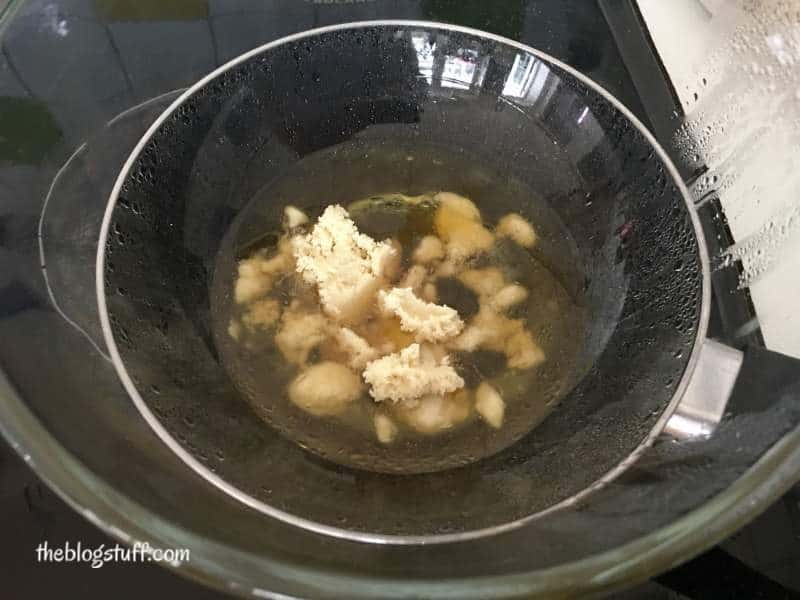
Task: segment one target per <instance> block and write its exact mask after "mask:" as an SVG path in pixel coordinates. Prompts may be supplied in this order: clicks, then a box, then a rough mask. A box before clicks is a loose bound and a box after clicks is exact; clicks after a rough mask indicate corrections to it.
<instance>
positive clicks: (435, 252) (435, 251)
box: [412, 235, 444, 265]
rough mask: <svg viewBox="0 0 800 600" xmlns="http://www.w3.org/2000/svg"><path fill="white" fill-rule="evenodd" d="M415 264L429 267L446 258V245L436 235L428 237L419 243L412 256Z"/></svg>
mask: <svg viewBox="0 0 800 600" xmlns="http://www.w3.org/2000/svg"><path fill="white" fill-rule="evenodd" d="M412 256H413V259H414V262H415V263H417V264H420V265H427V264H430V263H432V262H434V261H437V260H441V259H443V258H444V244H442V240H440V239H439V238H438V237H436V236H435V235H426V236H425V237H424V238H422V239H421V240H420V241H419V244H417V247H416V248H415V249H414V254H413V255H412Z"/></svg>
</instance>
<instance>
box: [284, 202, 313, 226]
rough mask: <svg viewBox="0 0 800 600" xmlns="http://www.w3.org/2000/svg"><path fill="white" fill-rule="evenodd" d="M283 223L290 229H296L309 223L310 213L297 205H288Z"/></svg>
mask: <svg viewBox="0 0 800 600" xmlns="http://www.w3.org/2000/svg"><path fill="white" fill-rule="evenodd" d="M283 223H284V225H285V226H286V228H287V229H289V230H292V229H296V228H297V227H300V226H301V225H305V224H306V223H308V215H307V214H306V213H304V212H303V211H302V210H300V209H299V208H297V207H296V206H287V207H286V208H284V209H283Z"/></svg>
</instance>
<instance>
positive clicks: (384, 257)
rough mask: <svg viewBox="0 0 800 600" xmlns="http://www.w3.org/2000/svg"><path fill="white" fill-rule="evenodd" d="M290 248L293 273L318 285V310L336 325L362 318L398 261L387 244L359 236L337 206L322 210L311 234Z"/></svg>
mask: <svg viewBox="0 0 800 600" xmlns="http://www.w3.org/2000/svg"><path fill="white" fill-rule="evenodd" d="M292 250H293V252H294V257H295V262H296V265H297V271H298V273H300V274H301V275H302V276H303V278H304V279H305V280H306V281H307V282H309V283H312V284H316V285H317V288H318V291H319V297H320V302H321V304H322V307H323V310H324V311H325V312H326V313H327V314H328V315H329V316H330V317H332V318H334V319H336V320H339V321H350V320H353V319H358V318H359V317H361V316H363V314H364V313H365V311H366V309H367V307H368V305H369V303H370V302H371V301H372V300H373V298H374V295H375V293H376V292H377V291H378V289H379V288H380V287H381V285H383V277H384V276H385V275H386V274H387V273H389V272H391V271H392V270H393V269H394V266H395V265H396V263H397V260H398V256H397V250H396V249H395V248H393V247H392V245H391V243H388V242H376V241H375V240H373V239H372V238H371V237H369V236H368V235H364V234H363V233H360V232H359V231H358V228H357V227H356V225H355V223H353V221H352V220H351V219H350V217H349V215H348V214H347V211H346V210H345V209H344V208H342V207H341V206H338V205H334V206H329V207H328V208H326V209H325V212H324V213H322V216H321V217H320V218H319V220H318V221H317V223H316V225H314V228H313V230H312V231H311V233H309V234H307V235H297V236H295V237H294V238H292Z"/></svg>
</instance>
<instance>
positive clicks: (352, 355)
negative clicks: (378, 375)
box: [336, 327, 379, 370]
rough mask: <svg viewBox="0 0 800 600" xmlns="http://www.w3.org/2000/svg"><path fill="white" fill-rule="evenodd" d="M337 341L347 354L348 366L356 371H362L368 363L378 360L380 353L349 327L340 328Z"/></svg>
mask: <svg viewBox="0 0 800 600" xmlns="http://www.w3.org/2000/svg"><path fill="white" fill-rule="evenodd" d="M336 341H337V343H338V344H339V347H340V348H341V349H342V350H343V351H344V352H345V354H347V357H348V363H347V364H348V365H350V367H351V368H353V369H356V370H361V369H363V368H364V367H365V366H367V363H368V362H370V361H372V360H375V359H376V358H378V356H379V354H378V351H377V350H376V349H375V348H373V347H372V346H370V345H369V342H368V341H367V340H365V339H364V338H362V337H361V336H360V335H358V334H357V333H356V332H354V331H353V330H352V329H348V328H347V327H340V328H339V330H338V331H337V332H336Z"/></svg>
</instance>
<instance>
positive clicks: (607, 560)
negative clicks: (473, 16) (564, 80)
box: [0, 20, 800, 598]
mask: <svg viewBox="0 0 800 600" xmlns="http://www.w3.org/2000/svg"><path fill="white" fill-rule="evenodd" d="M376 25H387V26H414V27H421V28H434V29H440V28H441V29H448V30H452V31H457V32H463V33H467V34H472V35H477V36H480V37H484V38H487V39H493V40H495V41H498V42H501V43H504V44H507V45H510V46H512V47H516V48H519V49H521V50H523V51H526V52H531V53H533V54H534V55H539V56H543V57H545V59H546V60H549V61H550V62H552V64H555V65H557V66H559V67H560V68H562V69H565V70H566V71H567V72H569V73H570V74H572V75H574V76H577V77H578V78H579V79H580V80H581V81H584V83H587V84H588V85H590V86H591V87H593V88H595V89H597V90H598V91H599V92H600V93H604V91H603V90H602V88H600V87H599V86H597V84H594V83H593V82H591V81H590V80H586V79H585V78H584V77H583V76H581V75H579V74H577V73H575V71H574V70H573V69H571V68H569V67H568V66H566V65H564V64H563V63H561V62H560V61H557V60H555V59H552V57H549V56H547V55H546V54H544V53H541V52H539V51H536V50H534V49H532V48H530V47H528V46H526V45H524V44H520V43H518V42H514V41H512V40H507V39H505V38H502V37H500V36H496V35H493V34H488V33H485V32H482V31H479V30H475V29H472V28H467V27H460V26H454V25H449V24H444V23H436V22H427V21H407V20H381V21H362V22H356V23H343V24H339V25H334V26H330V27H323V28H319V29H314V30H308V31H305V32H302V33H299V34H295V35H292V36H288V37H286V38H281V39H279V40H275V41H273V42H270V43H269V44H265V45H262V46H260V47H259V48H256V49H254V50H253V51H251V52H248V53H246V54H244V55H242V56H240V57H238V59H234V61H236V60H239V61H241V60H246V59H247V58H250V57H251V56H253V55H255V54H257V53H259V52H262V51H264V50H266V49H269V48H271V47H273V46H276V45H278V44H280V43H285V42H287V41H292V40H294V39H302V38H303V37H307V36H309V35H315V34H319V33H323V32H326V31H331V30H337V29H346V28H353V27H369V26H376ZM225 66H226V65H223V67H225ZM212 75H213V74H212ZM201 81H203V80H201ZM605 94H607V93H605ZM612 102H613V103H614V105H615V106H617V108H619V109H620V110H621V111H622V112H623V113H624V114H626V115H627V116H628V118H629V120H630V121H631V122H632V123H633V124H634V125H636V126H637V127H638V128H639V129H640V132H641V133H642V134H643V135H645V137H646V138H647V139H648V140H650V141H651V143H653V142H654V140H653V138H652V135H651V134H650V133H649V132H648V131H647V130H646V129H645V128H643V126H642V125H641V123H639V121H638V120H637V119H636V118H635V117H634V116H633V115H630V114H629V111H628V110H627V109H626V108H625V107H624V106H622V105H620V104H619V103H618V101H616V100H614V99H613V98H612ZM653 146H654V148H655V149H656V150H657V151H658V152H659V153H663V149H661V147H660V146H659V145H658V144H655V143H654V144H653ZM662 158H663V159H665V160H664V162H665V164H666V165H667V167H668V168H670V169H673V170H674V166H673V165H672V163H671V161H669V159H668V158H666V156H665V155H664V156H662ZM672 174H673V177H675V173H672ZM676 183H678V184H680V185H683V184H682V181H681V179H680V178H679V177H678V178H677V179H676ZM687 198H688V196H687ZM689 209H690V214H692V215H693V218H695V219H696V214H695V213H694V210H693V207H692V206H691V204H690V205H689ZM702 258H703V259H704V260H707V256H703V257H702ZM700 337H701V336H699V335H698V339H699V338H700ZM695 350H696V347H695ZM0 399H2V402H0V417H2V418H0V433H2V434H3V435H4V436H5V438H6V439H7V440H8V441H9V443H10V444H11V446H12V447H13V448H14V450H15V451H17V452H18V453H19V455H20V456H21V457H22V458H23V459H24V460H25V462H26V463H27V464H28V465H29V466H30V467H31V468H33V469H34V470H35V471H36V472H37V474H38V475H39V476H40V477H41V478H42V479H43V480H44V481H45V482H46V483H47V484H48V485H49V486H50V487H51V488H52V489H54V490H55V491H56V493H57V494H58V495H59V496H61V497H62V498H63V499H64V500H65V501H66V502H67V503H69V504H70V505H71V506H72V507H73V508H74V509H75V510H76V511H77V512H79V513H80V514H82V515H83V516H84V517H85V518H87V519H88V520H90V521H91V522H92V523H94V524H95V525H97V526H98V527H99V528H101V529H102V530H103V531H105V532H106V533H107V534H109V535H110V536H112V537H113V538H115V539H118V540H120V541H123V542H125V543H133V542H134V541H137V540H148V541H150V542H151V543H152V544H153V546H154V547H170V546H171V547H177V546H179V545H180V542H183V543H185V542H187V541H189V542H192V546H191V547H192V551H193V557H192V560H191V561H190V562H189V563H184V564H183V565H178V564H174V565H171V566H172V567H173V568H175V569H176V570H177V572H178V573H183V574H186V575H189V576H192V577H194V578H196V579H198V580H201V581H204V582H205V583H211V584H213V585H215V586H217V587H219V588H220V589H224V590H226V591H228V592H235V593H238V594H241V595H257V596H260V597H281V598H285V597H286V596H279V595H277V594H276V595H269V593H267V592H265V590H263V589H261V588H259V587H258V581H259V579H258V578H257V576H258V575H262V576H263V575H269V576H271V577H281V576H291V577H292V578H293V579H295V580H298V579H296V578H298V577H303V578H305V579H299V580H300V581H309V582H311V583H312V584H314V585H320V586H324V587H320V588H319V589H327V590H329V591H331V590H337V589H338V590H340V591H342V590H343V591H346V592H347V595H349V596H351V597H361V596H358V595H357V594H356V591H357V589H360V590H361V591H362V592H363V594H369V593H370V592H373V593H374V592H375V591H376V589H377V588H376V587H375V586H378V585H384V586H385V585H392V584H396V585H398V586H400V587H399V589H398V590H397V592H396V595H397V596H400V595H403V596H405V597H407V595H408V594H409V593H416V592H418V593H419V594H424V595H426V596H431V597H433V596H436V597H459V598H466V597H475V598H481V597H488V596H498V597H499V596H512V595H513V596H519V595H520V594H521V593H524V594H526V595H527V594H530V595H533V596H543V595H547V594H550V593H553V592H554V591H562V592H563V591H570V592H579V591H581V592H587V591H603V590H611V589H615V588H617V587H619V586H621V585H623V584H625V583H628V582H636V581H643V580H645V579H646V578H648V577H650V576H652V575H653V574H655V573H657V572H659V571H662V570H664V569H667V568H669V567H671V566H673V565H674V564H676V563H677V562H679V561H681V560H685V559H687V558H689V557H691V556H693V555H695V554H697V553H699V552H701V551H702V550H704V549H705V548H707V547H709V546H711V545H713V544H714V543H715V542H717V541H718V540H720V539H722V538H724V537H725V536H727V535H729V534H730V533H732V532H733V531H734V530H735V529H736V528H737V527H739V526H740V525H741V524H743V523H744V522H746V521H747V520H749V519H751V518H753V517H754V516H756V515H757V514H758V513H759V512H760V511H761V510H762V509H763V508H764V507H765V506H766V505H767V504H768V503H770V502H772V501H774V500H775V499H777V498H778V497H780V496H781V495H782V494H783V493H784V492H785V491H786V490H787V489H788V488H789V487H790V486H791V485H792V482H793V481H794V478H796V476H797V473H798V467H800V428H797V429H795V430H793V431H791V432H789V433H788V434H786V435H785V436H784V437H783V438H782V439H781V440H780V441H778V442H777V443H775V444H774V445H773V446H772V448H770V449H769V450H768V451H767V452H766V453H765V454H764V455H763V456H762V457H761V458H760V459H759V460H758V461H757V462H756V463H754V464H753V465H752V466H751V467H750V468H749V469H748V470H747V471H746V472H745V473H744V474H743V475H742V476H741V477H740V478H739V479H738V480H737V481H736V482H735V483H734V484H733V485H731V486H730V487H728V488H727V489H726V490H725V491H723V492H721V493H720V494H718V495H717V496H715V497H713V498H712V499H711V500H709V501H707V502H706V503H704V504H702V505H700V506H698V507H696V508H694V509H693V510H692V511H691V512H689V513H688V514H686V515H684V516H682V517H680V518H678V519H676V520H675V521H673V522H672V523H671V524H669V525H666V526H662V527H660V528H658V529H655V530H653V531H651V532H650V533H648V534H646V535H644V536H642V537H639V538H636V539H634V540H632V541H630V542H627V543H625V544H623V545H621V546H619V547H617V548H614V549H611V550H607V551H603V552H600V553H597V554H595V555H592V556H589V557H585V558H581V559H579V560H577V561H573V562H570V563H564V564H561V565H558V566H555V567H550V568H546V569H539V570H535V571H530V572H526V573H519V574H513V575H503V576H492V577H476V578H474V579H473V578H470V579H467V580H458V581H445V580H440V581H436V582H430V581H424V580H421V579H413V578H410V579H404V580H402V581H397V580H391V579H388V578H380V577H374V576H368V575H358V576H355V575H352V574H347V575H338V574H330V573H320V572H319V571H317V570H315V569H313V568H309V567H305V566H303V565H298V564H291V565H289V564H287V563H284V562H281V561H278V560H276V559H274V558H267V557H265V556H259V555H255V554H252V553H249V552H246V551H242V550H239V549H237V548H236V547H233V546H229V545H226V544H221V543H217V542H214V541H211V540H208V539H206V538H204V537H202V536H200V535H197V534H195V533H193V532H191V531H190V530H188V529H186V528H183V527H181V526H178V525H175V524H174V523H171V522H168V521H165V520H163V519H162V518H161V517H159V516H158V515H157V514H156V513H154V512H153V511H151V510H149V509H147V508H145V507H143V506H142V505H140V504H138V503H136V502H134V501H132V500H130V499H129V498H128V497H127V496H125V495H124V494H122V493H120V492H118V491H117V490H116V489H114V488H113V487H112V486H110V485H109V484H107V483H106V482H105V481H104V480H102V479H101V478H99V477H98V476H96V475H95V474H94V473H93V472H91V471H90V470H89V469H88V468H87V467H86V466H84V465H83V464H82V463H81V462H80V461H79V460H78V459H76V458H75V457H74V456H73V455H72V454H71V453H70V452H69V451H68V450H67V449H66V448H64V447H63V446H62V445H61V443H60V442H59V441H57V440H56V439H55V437H54V436H53V435H52V434H51V433H50V432H49V431H48V430H47V429H46V428H45V427H44V425H43V424H42V423H41V422H40V421H39V420H38V419H37V417H36V416H35V415H34V414H33V412H32V411H31V410H30V409H29V408H28V407H27V406H26V404H25V403H24V401H23V400H22V398H21V397H20V395H19V394H18V393H17V392H16V390H15V389H14V388H13V386H12V384H11V383H10V381H9V380H8V378H7V377H6V376H5V374H4V373H3V372H2V371H1V370H0ZM700 527H702V533H703V535H692V532H693V531H696V530H697V529H698V528H700ZM176 542H178V543H177V544H176ZM237 565H247V566H251V567H253V569H254V570H253V571H252V574H254V575H255V576H256V577H251V576H250V573H248V574H243V573H242V570H241V569H236V568H235V567H236V566H237ZM356 585H357V586H359V587H358V588H356V587H354V586H356ZM363 597H366V596H363Z"/></svg>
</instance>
